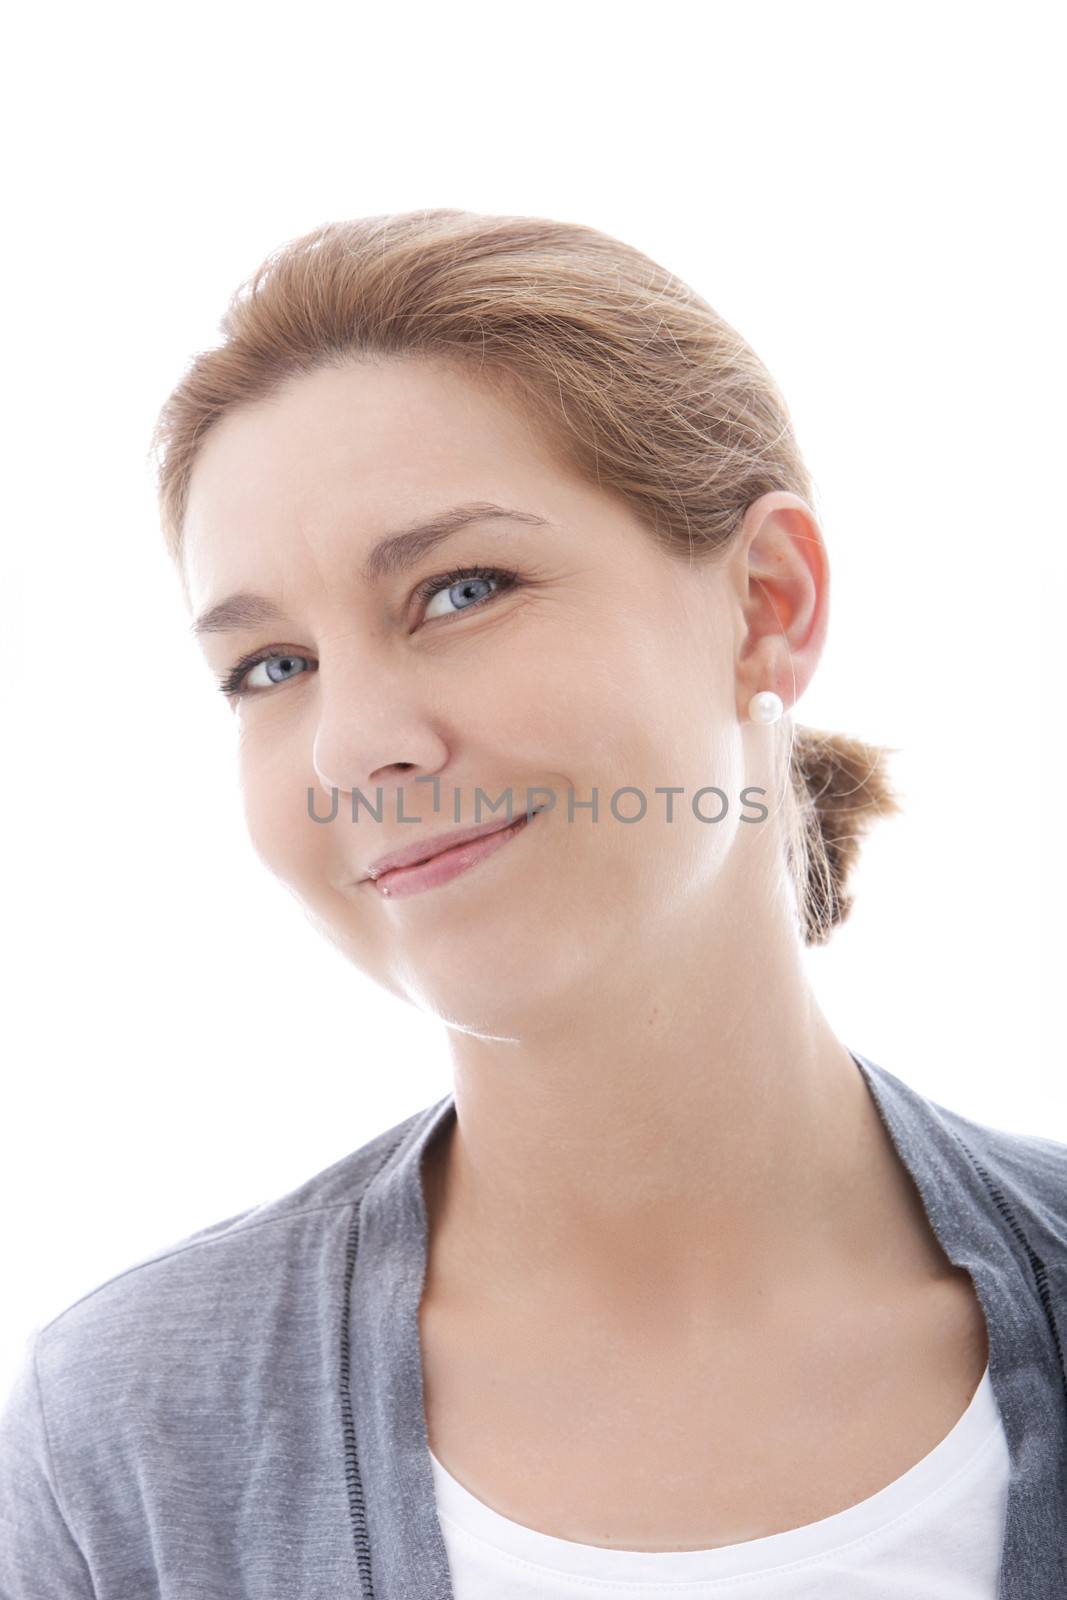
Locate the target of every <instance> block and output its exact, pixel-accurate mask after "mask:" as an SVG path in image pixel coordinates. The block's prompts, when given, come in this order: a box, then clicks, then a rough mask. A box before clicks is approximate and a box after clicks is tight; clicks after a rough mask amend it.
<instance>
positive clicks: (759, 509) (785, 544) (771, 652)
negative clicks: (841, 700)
mask: <svg viewBox="0 0 1067 1600" xmlns="http://www.w3.org/2000/svg"><path fill="white" fill-rule="evenodd" d="M736 537H737V547H736V550H735V551H734V553H733V556H732V558H731V563H730V565H731V568H732V571H733V576H734V582H735V589H736V594H737V599H738V604H739V607H740V613H741V629H740V632H741V638H740V643H739V646H738V654H737V694H738V714H739V715H740V717H741V718H742V720H744V719H745V718H747V716H748V703H749V701H750V700H751V698H752V696H753V695H754V694H757V693H758V692H759V690H761V689H773V690H774V691H775V693H776V694H780V695H781V697H782V700H783V702H784V703H785V708H786V711H787V712H788V711H789V710H790V709H791V708H792V707H793V706H794V705H795V704H796V702H797V701H798V700H799V699H800V697H801V695H802V694H803V693H804V690H805V689H806V688H807V686H808V684H809V683H810V681H811V679H812V677H813V676H814V673H815V668H816V667H817V666H818V664H819V657H820V656H821V655H822V651H823V645H824V644H825V642H826V630H827V626H828V624H829V619H830V562H829V557H828V556H827V553H826V545H825V543H824V541H823V536H822V530H821V529H820V527H819V524H818V522H817V521H816V519H815V514H814V512H813V511H812V509H811V507H810V506H809V505H808V503H807V501H806V500H802V499H801V497H800V496H799V495H797V494H793V493H792V492H791V491H789V490H786V489H775V490H772V491H771V492H770V493H769V494H764V495H761V496H760V498H759V499H758V500H754V501H753V502H752V504H751V505H750V506H749V507H748V509H747V511H746V512H745V515H744V518H743V520H742V523H741V528H740V530H739V532H738V534H737V536H736Z"/></svg>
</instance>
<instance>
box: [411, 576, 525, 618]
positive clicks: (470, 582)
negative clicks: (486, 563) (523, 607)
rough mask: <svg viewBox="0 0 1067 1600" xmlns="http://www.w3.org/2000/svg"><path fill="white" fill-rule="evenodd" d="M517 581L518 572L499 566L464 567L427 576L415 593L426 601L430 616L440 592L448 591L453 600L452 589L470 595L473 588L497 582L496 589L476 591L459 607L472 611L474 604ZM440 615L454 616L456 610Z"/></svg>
mask: <svg viewBox="0 0 1067 1600" xmlns="http://www.w3.org/2000/svg"><path fill="white" fill-rule="evenodd" d="M517 582H518V576H517V574H516V573H514V572H505V571H503V570H501V568H499V567H464V568H462V569H461V570H459V571H458V572H442V573H440V574H439V575H438V576H437V577H434V578H427V579H426V582H425V583H421V584H420V585H419V587H418V588H417V589H416V590H415V593H416V594H417V595H418V597H419V599H420V600H424V601H425V602H426V604H427V610H426V615H427V616H429V615H430V612H429V606H430V604H431V603H432V601H433V600H435V599H436V598H437V596H438V595H439V594H446V593H447V594H448V598H449V599H450V600H451V599H452V592H451V591H452V590H453V589H456V590H458V591H459V592H460V594H461V595H466V596H468V597H469V592H470V591H471V590H472V589H473V590H478V589H482V590H485V589H486V588H487V586H488V585H489V584H493V583H495V584H496V585H497V589H496V591H490V593H489V594H485V593H481V594H478V593H476V594H475V595H474V598H473V600H470V601H469V603H468V604H463V605H460V607H459V609H460V610H461V611H470V610H472V609H473V607H474V606H476V605H480V604H481V603H482V601H483V600H488V599H490V598H491V595H492V593H493V592H496V593H499V592H500V590H501V589H510V588H512V587H514V585H515V583H517ZM439 615H443V616H446V617H447V616H454V615H455V612H448V611H445V612H442V613H439Z"/></svg>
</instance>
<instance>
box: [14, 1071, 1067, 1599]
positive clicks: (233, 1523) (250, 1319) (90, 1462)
mask: <svg viewBox="0 0 1067 1600" xmlns="http://www.w3.org/2000/svg"><path fill="white" fill-rule="evenodd" d="M851 1054H852V1056H853V1058H854V1059H855V1061H856V1063H857V1065H858V1066H859V1067H860V1069H861V1071H862V1072H863V1073H864V1076H865V1078H866V1080H867V1082H868V1085H869V1087H870V1089H871V1091H872V1093H873V1095H874V1100H875V1104H876V1105H877V1107H878V1109H879V1112H880V1114H881V1116H882V1118H883V1121H884V1122H885V1125H886V1127H887V1128H888V1131H889V1133H890V1136H891V1137H892V1140H893V1143H894V1145H895V1146H896V1149H897V1151H898V1152H899V1154H900V1156H901V1158H902V1160H903V1161H904V1163H905V1165H906V1166H907V1168H908V1170H909V1171H910V1173H911V1175H912V1177H913V1179H914V1180H915V1183H916V1186H917V1188H918V1190H919V1193H920V1195H921V1197H922V1200H923V1203H924V1205H925V1208H926V1214H927V1216H928V1218H929V1220H930V1223H931V1226H932V1227H933V1230H934V1232H935V1233H936V1235H937V1237H938V1239H939V1240H940V1242H941V1245H942V1247H943V1249H944V1251H945V1253H946V1255H947V1256H948V1258H949V1260H950V1261H952V1262H953V1263H955V1264H956V1265H958V1266H963V1267H965V1268H966V1269H967V1270H968V1271H969V1272H970V1274H971V1276H972V1277H973V1279H974V1282H975V1285H976V1288H977V1291H978V1295H979V1298H980V1300H981V1303H982V1307H983V1309H984V1312H985V1316H986V1322H987V1326H988V1330H989V1371H990V1379H991V1382H992V1386H993V1392H994V1395H995V1398H996V1401H997V1405H998V1407H999V1409H1000V1413H1001V1417H1002V1419H1003V1423H1004V1428H1005V1432H1006V1434H1007V1441H1008V1447H1009V1451H1010V1458H1011V1478H1010V1485H1009V1492H1008V1502H1007V1513H1006V1522H1005V1530H1004V1546H1003V1559H1002V1566H1001V1574H1000V1587H999V1597H1000V1600H1064V1597H1065V1596H1067V1373H1065V1370H1064V1343H1065V1336H1067V1145H1065V1144H1061V1143H1058V1142H1056V1141H1053V1140H1050V1139H1043V1138H1039V1137H1037V1136H1032V1135H1022V1134H1012V1133H1007V1132H1005V1131H1003V1130H999V1129H994V1128H989V1127H986V1126H984V1125H982V1124H980V1123H976V1122H973V1121H970V1120H968V1119H967V1118H966V1117H963V1116H960V1115H959V1114H957V1113H956V1112H953V1111H949V1110H946V1109H945V1108H944V1107H943V1106H941V1105H939V1104H938V1103H936V1102H934V1101H931V1100H928V1099H926V1098H925V1097H924V1096H922V1095H921V1094H919V1093H918V1092H917V1091H915V1090H914V1089H911V1088H909V1087H908V1085H907V1084H905V1083H904V1082H903V1081H902V1080H901V1079H899V1078H897V1077H895V1076H894V1075H893V1074H892V1073H890V1072H888V1071H887V1070H886V1069H885V1068H883V1067H878V1066H876V1065H875V1064H874V1063H873V1062H871V1061H869V1060H868V1059H867V1058H866V1057H864V1056H861V1055H859V1054H858V1053H857V1052H856V1051H852V1052H851ZM453 1115H454V1100H453V1096H452V1095H451V1094H449V1095H447V1096H445V1098H444V1099H442V1100H439V1101H438V1102H437V1103H436V1104H435V1105H432V1106H429V1107H427V1108H426V1109H425V1110H423V1111H420V1112H418V1113H416V1114H415V1115H414V1116H411V1117H408V1118H407V1119H406V1120H405V1121H403V1122H401V1123H399V1124H397V1125H396V1126H395V1127H393V1128H390V1129H388V1130H387V1131H386V1132H383V1133H380V1134H378V1135H377V1136H376V1137H375V1138H373V1139H371V1140H370V1141H369V1142H368V1143H367V1144H365V1145H363V1146H362V1147H361V1148H360V1149H358V1150H356V1151H355V1152H354V1153H353V1154H351V1155H348V1156H345V1157H344V1159H343V1160H341V1161H339V1162H337V1163H336V1164H335V1165H334V1166H332V1167H329V1168H327V1169H326V1171H324V1172H321V1173H319V1174H318V1175H317V1176H315V1177H313V1178H311V1179H309V1180H308V1181H307V1182H306V1183H304V1184H303V1185H301V1186H300V1187H299V1188H298V1189H296V1190H294V1191H293V1192H292V1193H290V1194H287V1195H285V1196H284V1197H283V1198H281V1199H278V1200H273V1201H270V1202H268V1203H267V1204H264V1205H260V1206H257V1207H255V1208H254V1209H253V1210H248V1211H244V1212H241V1213H239V1214H238V1215H237V1216H234V1217H230V1218H227V1219H226V1220H224V1221H222V1222H218V1223H215V1224H213V1225H212V1226H211V1227H209V1228H204V1229H202V1230H200V1231H199V1232H197V1233H194V1234H192V1235H190V1236H189V1237H188V1238H186V1239H185V1240H183V1241H182V1242H180V1243H178V1244H175V1245H171V1246H170V1247H168V1248H166V1249H164V1250H161V1251H159V1252H158V1253H157V1254H155V1255H153V1256H151V1257H149V1258H148V1259H147V1260H144V1261H141V1262H139V1263H137V1264H136V1265H134V1266H132V1267H130V1268H128V1269H127V1270H126V1271H125V1272H122V1273H119V1274H118V1275H117V1276H116V1277H113V1278H111V1279H109V1280H108V1281H107V1282H105V1283H103V1284H101V1285H100V1286H99V1287H98V1288H96V1289H94V1290H92V1292H91V1293H89V1294H87V1295H85V1296H84V1297H83V1298H82V1299H80V1300H78V1301H76V1302H75V1303H74V1304H73V1305H71V1306H68V1307H67V1309H66V1310H64V1311H63V1312H61V1313H60V1314H59V1315H58V1316H57V1317H55V1318H53V1319H52V1321H50V1322H49V1323H47V1324H46V1325H45V1326H44V1327H41V1328H39V1329H36V1330H35V1331H34V1334H33V1335H32V1337H31V1339H30V1341H29V1342H28V1345H27V1351H26V1357H25V1361H24V1364H23V1367H22V1370H21V1373H20V1376H19V1378H18V1380H17V1382H16V1383H15V1385H14V1387H13V1388H12V1389H11V1391H10V1392H9V1394H8V1397H7V1400H6V1403H5V1406H4V1409H3V1412H2V1416H0V1600H90V1597H93V1600H194V1597H195V1600H451V1596H452V1588H451V1582H450V1577H449V1569H448V1562H447V1557H446V1552H445V1545H444V1541H443V1537H442V1534H441V1529H440V1525H439V1523H438V1520H437V1512H436V1504H435V1500H434V1489H433V1477H432V1470H431V1467H432V1464H431V1461H430V1456H429V1445H428V1439H427V1433H426V1426H425V1415H424V1412H423V1404H422V1368H421V1359H420V1345H419V1325H418V1309H419V1301H420V1297H421V1293H422V1284H423V1275H424V1270H425V1263H426V1237H427V1235H426V1212H425V1207H424V1204H423V1196H422V1188H421V1183H420V1160H421V1155H422V1152H423V1150H424V1149H425V1147H426V1145H427V1143H428V1141H429V1140H430V1138H431V1137H432V1136H433V1134H434V1133H435V1132H436V1130H437V1129H439V1128H441V1127H442V1126H443V1125H444V1124H445V1122H446V1119H448V1118H450V1117H452V1116H453ZM916 1600H920V1597H918V1596H916Z"/></svg>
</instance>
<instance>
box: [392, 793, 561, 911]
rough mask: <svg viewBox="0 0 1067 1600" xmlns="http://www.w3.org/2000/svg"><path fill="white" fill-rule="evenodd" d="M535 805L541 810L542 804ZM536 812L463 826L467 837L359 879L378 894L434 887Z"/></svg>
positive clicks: (513, 832) (510, 835) (496, 846)
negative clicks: (486, 824)
mask: <svg viewBox="0 0 1067 1600" xmlns="http://www.w3.org/2000/svg"><path fill="white" fill-rule="evenodd" d="M538 809H539V810H544V807H543V806H542V807H539V808H538ZM537 814H538V812H537V811H534V812H532V813H531V815H530V818H529V819H527V817H526V814H525V812H523V813H522V814H521V815H520V816H519V817H517V818H516V820H515V821H514V822H510V823H508V822H503V823H497V824H495V825H493V826H491V827H488V828H479V829H476V830H471V829H466V830H465V831H466V833H467V838H466V839H461V842H460V843H459V844H454V845H452V846H451V848H446V849H443V850H438V851H435V853H434V854H433V855H432V856H430V857H429V858H425V857H424V858H423V859H422V860H420V861H415V862H412V863H411V864H410V865H409V866H401V867H393V868H392V869H391V870H389V871H386V872H377V873H375V875H374V877H373V878H365V879H363V880H362V881H363V882H365V883H373V884H374V886H375V888H376V889H377V890H378V893H379V894H382V895H389V896H397V897H400V896H403V895H409V894H420V893H421V892H422V891H423V890H424V889H433V888H436V887H437V886H438V885H439V884H442V883H448V882H449V880H450V879H451V878H455V877H458V875H459V874H460V873H461V872H466V871H467V869H468V867H472V866H474V864H475V862H477V861H482V860H484V859H485V857H486V856H490V855H493V854H495V852H496V851H497V850H502V849H503V848H504V846H505V845H506V844H508V843H509V841H510V840H512V839H514V838H515V837H516V836H517V835H518V834H520V833H521V832H522V831H523V829H524V828H526V827H527V826H528V825H529V821H532V819H533V818H534V817H536V816H537ZM445 837H447V835H446V836H445ZM408 853H409V854H410V853H411V852H408ZM383 859H387V858H383Z"/></svg>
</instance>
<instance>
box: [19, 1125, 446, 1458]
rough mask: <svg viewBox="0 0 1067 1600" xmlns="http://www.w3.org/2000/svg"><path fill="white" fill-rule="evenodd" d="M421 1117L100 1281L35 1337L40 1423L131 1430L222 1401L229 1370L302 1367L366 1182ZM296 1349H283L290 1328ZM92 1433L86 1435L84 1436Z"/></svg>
mask: <svg viewBox="0 0 1067 1600" xmlns="http://www.w3.org/2000/svg"><path fill="white" fill-rule="evenodd" d="M426 1114H427V1113H426V1111H425V1110H423V1111H420V1112H416V1113H414V1114H413V1115H412V1116H410V1117H407V1118H405V1119H404V1120H403V1121H401V1122H399V1123H397V1124H395V1125H394V1126H393V1127H391V1128H387V1129H385V1130H383V1131H382V1132H381V1133H379V1134H376V1135H375V1136H374V1137H373V1138H372V1139H370V1140H368V1141H367V1142H366V1143H365V1144H364V1145H362V1146H360V1147H359V1148H358V1149H357V1150H355V1151H353V1152H351V1153H350V1154H348V1155H346V1156H344V1157H343V1158H342V1159H341V1160H340V1161H338V1162H336V1163H335V1164H334V1165H332V1166H330V1167H328V1168H326V1169H325V1170H324V1171H322V1172H320V1173H317V1174H315V1176H313V1177H311V1178H309V1179H307V1180H306V1181H305V1182H303V1183H301V1184H300V1185H299V1186H298V1187H297V1188H295V1189H293V1190H291V1191H290V1192H289V1193H287V1194H284V1195H282V1196H280V1197H278V1198H276V1199H272V1200H269V1201H266V1202H264V1203H262V1204H260V1205H257V1206H254V1207H250V1208H248V1209H246V1210H244V1211H241V1212H238V1213H236V1214H235V1215H233V1216H230V1217H226V1218H223V1219H221V1220H220V1221H218V1222H214V1223H212V1224H210V1225H209V1226H208V1227H205V1228H200V1229H198V1230H197V1231H196V1232H194V1233H190V1234H188V1235H186V1236H185V1237H183V1238H181V1239H179V1240H177V1241H176V1242H174V1243H172V1244H169V1245H167V1246H165V1247H164V1248H162V1249H159V1250H157V1251H155V1252H154V1253H153V1254H152V1255H150V1256H147V1257H145V1258H143V1259H142V1260H139V1261H136V1262H134V1263H133V1264H132V1265H130V1266H129V1267H127V1268H125V1269H124V1270H123V1271H121V1272H118V1273H116V1274H115V1275H114V1276H112V1277H110V1278H108V1279H106V1280H105V1281H104V1282H102V1283H100V1284H98V1285H97V1286H96V1287H95V1288H93V1289H92V1290H90V1291H89V1292H88V1293H87V1294H85V1295H82V1296H81V1297H80V1298H79V1299H78V1300H76V1301H74V1302H73V1303H72V1304H70V1305H69V1306H67V1307H66V1308H65V1309H64V1310H62V1311H60V1312H59V1314H58V1315H56V1316H55V1317H53V1318H52V1319H51V1321H49V1322H48V1323H46V1324H44V1325H43V1326H41V1327H39V1328H37V1329H35V1330H34V1334H33V1336H32V1346H31V1348H32V1359H33V1361H34V1363H35V1368H36V1375H37V1379H38V1381H39V1385H40V1394H41V1402H42V1405H43V1407H44V1412H45V1416H46V1419H47V1420H48V1422H49V1423H50V1424H51V1425H54V1426H55V1427H56V1428H57V1429H58V1431H59V1432H60V1434H65V1435H71V1436H77V1435H78V1434H84V1435H85V1436H89V1434H91V1433H92V1432H93V1431H94V1430H93V1428H92V1426H91V1424H92V1419H93V1418H94V1417H96V1418H97V1419H99V1418H100V1417H101V1416H106V1417H107V1418H108V1423H109V1427H112V1428H113V1429H114V1428H118V1429H121V1428H123V1427H126V1426H128V1427H129V1428H131V1429H134V1430H137V1429H140V1428H143V1427H144V1426H146V1425H151V1424H150V1419H151V1418H152V1417H154V1416H161V1415H164V1414H165V1412H166V1409H167V1408H168V1407H170V1408H173V1406H174V1405H175V1403H176V1402H178V1403H181V1402H182V1401H189V1402H190V1403H193V1404H196V1405H202V1406H205V1407H212V1406H214V1405H216V1404H219V1403H223V1402H224V1401H227V1403H229V1401H230V1400H232V1394H230V1395H229V1397H228V1389H229V1390H231V1391H232V1387H233V1385H235V1384H237V1383H238V1382H239V1381H240V1376H239V1371H238V1368H239V1367H240V1366H241V1365H242V1364H244V1363H247V1362H249V1361H251V1362H252V1363H253V1364H254V1363H255V1361H256V1360H257V1359H258V1358H263V1359H268V1360H269V1359H274V1357H275V1355H276V1356H277V1359H278V1361H279V1362H281V1363H284V1362H288V1363H289V1364H290V1365H291V1366H293V1367H294V1371H295V1370H296V1369H295V1363H297V1362H299V1361H300V1360H307V1359H308V1356H307V1353H306V1352H307V1349H309V1348H311V1347H312V1346H313V1344H314V1339H313V1336H312V1330H313V1328H314V1327H316V1326H317V1325H318V1324H320V1323H321V1322H322V1320H323V1319H324V1318H325V1319H332V1317H333V1315H334V1312H335V1311H336V1310H337V1309H338V1308H339V1306H340V1303H341V1299H342V1296H343V1293H344V1286H345V1281H346V1280H345V1269H346V1248H347V1243H348V1238H349V1234H350V1230H351V1228H352V1224H353V1219H354V1215H355V1211H356V1208H357V1205H358V1202H359V1200H360V1199H361V1197H362V1194H363V1192H364V1190H365V1189H366V1187H367V1184H368V1183H369V1181H370V1180H371V1179H372V1178H373V1177H374V1176H375V1174H376V1173H377V1172H378V1171H380V1169H381V1168H382V1167H383V1166H384V1164H385V1163H386V1162H387V1161H388V1160H389V1157H390V1155H391V1154H392V1152H393V1151H394V1150H395V1149H396V1148H397V1147H398V1146H399V1145H400V1144H401V1143H402V1142H403V1141H404V1140H405V1138H406V1137H407V1136H408V1134H409V1133H410V1132H411V1131H412V1130H413V1129H414V1127H415V1125H416V1124H417V1123H418V1122H419V1120H420V1119H421V1118H422V1117H424V1116H426ZM297 1323H299V1324H301V1325H302V1326H303V1328H304V1329H306V1330H307V1333H308V1342H307V1344H306V1345H301V1344H300V1343H299V1341H297V1342H296V1344H294V1339H293V1331H294V1325H295V1324H297ZM95 1431H96V1432H99V1429H98V1428H97V1429H96V1430H95Z"/></svg>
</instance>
